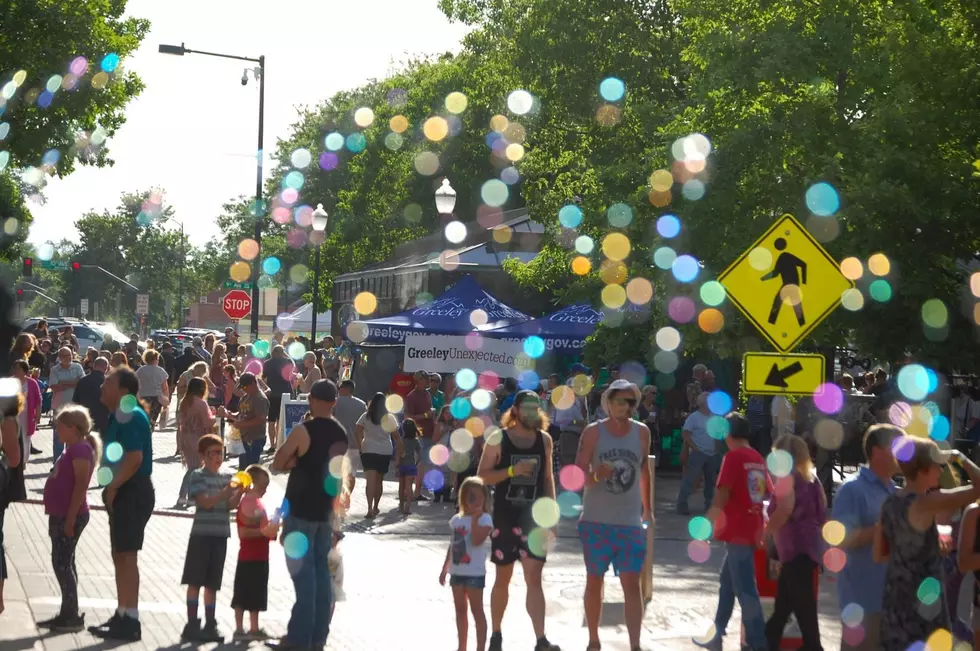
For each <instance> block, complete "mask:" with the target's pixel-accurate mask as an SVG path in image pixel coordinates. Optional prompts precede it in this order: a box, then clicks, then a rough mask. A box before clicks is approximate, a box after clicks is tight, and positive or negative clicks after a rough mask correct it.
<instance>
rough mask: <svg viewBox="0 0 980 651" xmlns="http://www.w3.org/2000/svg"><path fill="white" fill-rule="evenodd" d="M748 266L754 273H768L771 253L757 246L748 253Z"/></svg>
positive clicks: (770, 264)
mask: <svg viewBox="0 0 980 651" xmlns="http://www.w3.org/2000/svg"><path fill="white" fill-rule="evenodd" d="M749 265H750V266H751V267H752V268H753V269H755V270H756V271H769V270H770V269H771V268H772V252H770V251H769V249H767V248H765V247H761V246H758V247H756V248H754V249H752V251H750V252H749Z"/></svg>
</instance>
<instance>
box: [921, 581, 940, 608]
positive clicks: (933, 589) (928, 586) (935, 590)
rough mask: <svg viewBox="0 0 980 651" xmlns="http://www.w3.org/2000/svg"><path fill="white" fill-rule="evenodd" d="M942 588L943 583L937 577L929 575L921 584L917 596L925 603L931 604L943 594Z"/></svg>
mask: <svg viewBox="0 0 980 651" xmlns="http://www.w3.org/2000/svg"><path fill="white" fill-rule="evenodd" d="M942 590H943V588H942V584H940V583H939V580H938V579H936V578H935V577H931V576H928V577H926V578H925V579H923V580H922V583H920V584H919V589H918V590H917V591H916V596H917V597H918V598H919V601H921V602H922V603H923V604H925V605H926V606H931V605H932V604H934V603H936V601H937V600H938V599H939V597H941V596H942Z"/></svg>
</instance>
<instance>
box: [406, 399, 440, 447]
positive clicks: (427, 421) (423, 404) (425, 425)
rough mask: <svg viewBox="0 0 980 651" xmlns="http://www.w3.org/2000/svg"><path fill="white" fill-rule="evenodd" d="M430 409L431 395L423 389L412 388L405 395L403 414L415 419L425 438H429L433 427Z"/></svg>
mask: <svg viewBox="0 0 980 651" xmlns="http://www.w3.org/2000/svg"><path fill="white" fill-rule="evenodd" d="M431 409H432V396H431V395H429V392H428V391H426V390H425V389H418V388H415V389H412V391H411V393H409V394H408V395H407V396H405V412H404V413H405V416H406V417H408V418H414V419H415V424H416V425H418V426H419V429H421V430H422V438H425V439H431V438H432V434H433V430H434V429H435V428H434V427H433V425H434V423H433V421H432V412H431Z"/></svg>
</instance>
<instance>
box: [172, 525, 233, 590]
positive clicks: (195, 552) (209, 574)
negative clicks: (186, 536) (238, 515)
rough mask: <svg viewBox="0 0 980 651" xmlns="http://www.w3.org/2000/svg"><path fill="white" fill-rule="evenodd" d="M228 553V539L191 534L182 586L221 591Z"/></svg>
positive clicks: (181, 581) (181, 580)
mask: <svg viewBox="0 0 980 651" xmlns="http://www.w3.org/2000/svg"><path fill="white" fill-rule="evenodd" d="M227 551H228V539H227V538H220V537H218V536H195V535H194V534H191V538H190V540H188V541H187V555H186V556H185V557H184V573H183V574H182V575H181V576H180V584H181V585H190V586H194V587H196V588H209V589H211V590H214V591H218V590H220V589H221V579H222V577H223V576H224V572H225V554H226V553H227Z"/></svg>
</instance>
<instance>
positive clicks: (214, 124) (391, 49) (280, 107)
mask: <svg viewBox="0 0 980 651" xmlns="http://www.w3.org/2000/svg"><path fill="white" fill-rule="evenodd" d="M436 5H437V0H359V1H358V2H348V1H346V0H264V1H263V0H168V1H167V2H160V1H159V0H129V3H128V5H127V13H128V14H129V15H132V16H138V17H142V18H146V19H148V20H149V21H150V22H151V29H150V32H149V34H148V35H147V36H146V38H145V39H144V40H143V43H142V45H141V47H140V48H139V50H137V51H136V53H135V54H134V55H133V56H131V57H130V58H128V59H126V60H124V62H123V65H124V66H125V67H126V68H127V69H128V70H132V71H134V72H136V73H137V74H139V76H140V77H141V78H142V80H143V82H144V84H145V85H146V89H145V90H144V91H143V92H142V94H140V96H139V97H137V98H136V99H135V100H134V101H132V102H130V104H129V105H128V107H127V109H126V119H127V121H126V124H125V125H124V126H123V127H122V128H120V129H119V130H118V131H117V132H116V135H115V137H113V138H112V139H110V140H109V141H108V147H109V152H110V156H111V158H113V159H114V160H115V166H113V167H107V168H102V169H98V168H90V167H83V166H77V167H76V170H75V171H74V172H73V173H72V174H71V175H69V176H68V177H66V178H64V179H51V180H50V181H49V182H48V185H47V186H46V188H45V190H44V195H45V199H46V202H45V203H44V205H36V204H32V205H31V212H32V213H33V215H34V224H33V225H32V227H31V234H30V237H29V238H28V239H29V241H30V242H31V243H33V244H42V243H44V242H47V241H49V240H53V241H57V240H60V239H61V238H63V237H67V238H68V239H72V240H77V231H76V230H75V227H74V224H75V220H76V219H77V218H78V217H80V216H81V215H82V214H83V213H85V212H87V211H89V210H96V211H101V210H103V209H106V208H109V209H112V208H115V207H116V206H118V205H119V197H120V195H121V194H122V193H123V192H137V191H141V190H146V189H150V188H154V187H158V188H162V189H163V190H164V192H165V201H166V202H167V203H169V204H170V205H171V206H173V208H174V211H175V215H174V216H175V219H177V220H179V221H181V222H183V224H184V228H185V229H186V233H187V235H188V237H189V239H190V241H191V243H192V244H195V245H201V244H203V243H205V242H206V241H207V240H208V239H209V238H210V237H211V236H213V235H216V234H217V227H216V225H215V223H214V219H215V217H216V216H217V215H218V214H220V210H221V206H222V204H223V203H225V202H226V201H228V200H230V199H234V198H236V197H237V196H239V195H243V194H244V195H253V194H254V192H255V160H256V159H255V151H256V146H257V137H258V102H259V100H258V98H259V92H258V85H257V84H256V83H255V81H254V79H251V78H250V79H249V83H248V85H247V86H242V82H241V79H242V72H243V70H244V68H245V67H246V66H254V64H249V63H247V62H244V61H234V60H230V59H219V58H215V57H207V56H201V55H185V56H183V57H178V56H168V55H164V54H160V53H159V52H158V49H157V48H158V46H159V45H160V44H161V43H166V44H175V45H179V44H180V43H184V44H185V46H186V47H188V48H190V49H195V50H205V51H210V52H218V53H222V54H234V55H239V56H247V57H252V58H258V57H259V56H260V55H265V59H266V64H265V67H266V88H265V150H266V151H267V152H270V153H271V152H273V151H275V143H276V140H277V138H284V137H286V136H287V135H288V133H289V128H290V126H291V125H292V124H293V123H294V122H296V119H297V108H298V107H302V106H312V105H315V104H316V103H318V102H319V101H321V100H323V99H326V98H328V97H330V96H331V95H333V94H334V93H335V92H337V91H339V90H344V89H349V88H354V87H357V86H360V85H361V84H363V83H364V82H365V81H367V80H368V79H372V78H380V77H384V76H386V75H387V73H389V72H391V71H393V70H396V69H398V67H399V66H400V64H401V62H403V61H405V60H407V59H408V58H410V57H411V56H414V55H423V54H440V53H443V52H447V51H452V52H458V51H459V49H460V44H459V43H460V40H461V39H462V37H463V36H464V35H465V33H466V27H465V26H463V25H458V24H455V25H454V24H450V23H449V22H448V21H447V20H446V17H445V16H444V15H443V14H442V13H441V12H440V11H439V10H438V8H437V6H436ZM265 169H266V172H267V173H266V178H267V177H268V171H270V170H272V169H273V168H272V164H271V163H270V161H269V159H268V157H266V158H265ZM310 200H311V201H314V202H315V197H311V198H310Z"/></svg>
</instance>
